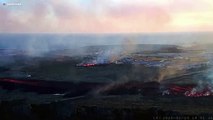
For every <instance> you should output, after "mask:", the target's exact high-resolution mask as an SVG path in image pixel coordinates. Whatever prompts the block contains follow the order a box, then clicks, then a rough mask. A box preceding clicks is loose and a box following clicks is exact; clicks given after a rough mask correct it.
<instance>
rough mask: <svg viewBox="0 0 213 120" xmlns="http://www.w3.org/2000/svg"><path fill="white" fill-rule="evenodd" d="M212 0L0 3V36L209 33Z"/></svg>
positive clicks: (6, 0) (212, 18) (212, 27)
mask: <svg viewBox="0 0 213 120" xmlns="http://www.w3.org/2000/svg"><path fill="white" fill-rule="evenodd" d="M212 21H213V0H0V33H159V32H160V33H161V32H206V31H208V32H209V31H210V32H211V31H213V22H212Z"/></svg>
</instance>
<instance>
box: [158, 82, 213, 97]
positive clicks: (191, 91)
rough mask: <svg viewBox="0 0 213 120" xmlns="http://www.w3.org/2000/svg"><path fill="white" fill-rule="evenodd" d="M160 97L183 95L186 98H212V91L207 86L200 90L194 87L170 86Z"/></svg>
mask: <svg viewBox="0 0 213 120" xmlns="http://www.w3.org/2000/svg"><path fill="white" fill-rule="evenodd" d="M162 95H184V96H187V97H204V96H212V95H213V89H212V87H210V86H209V85H206V86H205V87H202V89H201V88H199V87H197V86H195V85H187V86H180V85H179V86H178V85H170V86H169V87H168V89H167V90H165V91H163V93H162Z"/></svg>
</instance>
